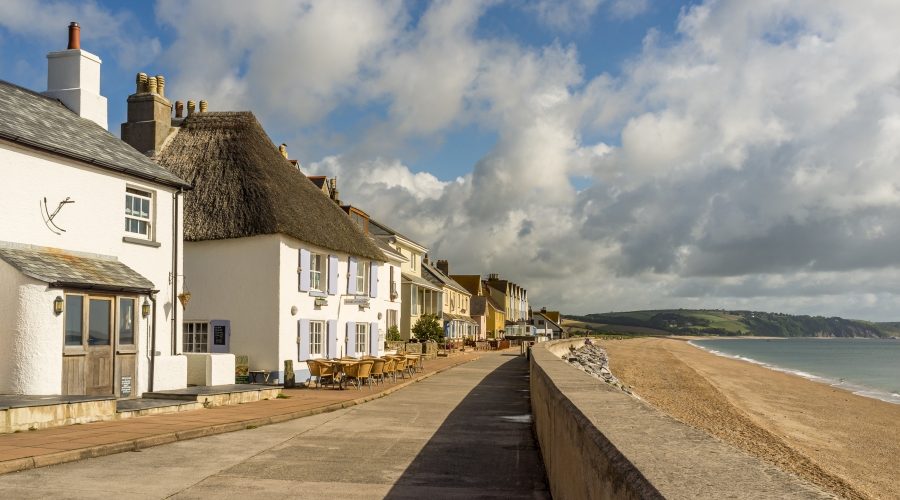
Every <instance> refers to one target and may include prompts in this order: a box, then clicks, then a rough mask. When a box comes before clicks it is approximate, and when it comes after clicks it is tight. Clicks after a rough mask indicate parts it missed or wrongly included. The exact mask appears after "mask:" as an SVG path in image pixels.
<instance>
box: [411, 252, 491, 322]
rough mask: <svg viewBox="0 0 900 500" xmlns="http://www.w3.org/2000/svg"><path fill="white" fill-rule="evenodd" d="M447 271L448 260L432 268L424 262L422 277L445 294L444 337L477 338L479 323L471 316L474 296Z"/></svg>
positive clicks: (443, 310) (443, 309) (441, 261)
mask: <svg viewBox="0 0 900 500" xmlns="http://www.w3.org/2000/svg"><path fill="white" fill-rule="evenodd" d="M447 271H449V263H448V262H447V261H446V260H439V261H438V262H437V266H432V265H431V264H430V263H429V262H428V260H424V261H422V277H423V278H425V279H426V280H428V281H431V282H432V283H434V284H435V285H438V286H440V287H441V291H442V292H443V301H444V302H443V308H442V312H443V314H442V316H443V320H444V335H445V336H446V337H447V338H448V339H464V338H468V339H474V338H477V337H478V335H479V332H478V323H476V322H475V320H473V319H472V317H471V316H470V314H471V301H472V294H471V293H470V292H469V291H468V290H466V289H465V288H464V287H463V286H462V285H460V284H459V283H457V282H456V280H454V279H453V278H451V277H450V276H449V275H448V274H447Z"/></svg>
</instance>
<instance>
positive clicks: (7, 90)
mask: <svg viewBox="0 0 900 500" xmlns="http://www.w3.org/2000/svg"><path fill="white" fill-rule="evenodd" d="M0 116H2V117H3V118H2V119H0V138H3V139H7V140H10V141H12V142H16V143H19V144H23V145H26V146H30V147H33V148H37V149H41V150H44V151H49V152H51V153H55V154H58V155H62V156H65V157H68V158H72V159H75V160H79V161H83V162H85V163H90V164H92V165H96V166H98V167H100V168H103V169H107V170H113V171H116V172H122V173H124V174H128V175H132V176H135V177H139V178H141V179H146V180H150V181H154V182H158V183H160V184H164V185H168V186H175V187H188V188H189V187H190V184H188V183H187V182H185V181H184V180H183V179H181V178H180V177H178V176H177V175H175V174H173V173H171V172H169V171H167V170H166V169H164V168H161V167H160V166H159V165H157V164H156V163H154V162H153V161H152V160H150V158H147V157H146V156H144V155H142V154H141V153H139V152H138V151H137V150H136V149H134V148H133V147H131V146H129V145H128V144H126V143H125V142H123V141H122V140H121V139H119V138H117V137H115V136H113V135H112V134H110V133H109V132H107V131H106V130H105V129H104V128H103V127H101V126H100V125H97V124H96V123H94V122H93V121H91V120H88V119H86V118H82V117H80V116H78V115H77V114H75V113H73V112H72V111H70V110H69V108H67V107H65V106H63V104H62V103H61V102H59V101H58V100H56V99H52V98H50V97H46V96H43V95H40V94H38V93H36V92H32V91H30V90H28V89H25V88H22V87H19V86H18V85H13V84H11V83H9V82H5V81H3V80H0Z"/></svg>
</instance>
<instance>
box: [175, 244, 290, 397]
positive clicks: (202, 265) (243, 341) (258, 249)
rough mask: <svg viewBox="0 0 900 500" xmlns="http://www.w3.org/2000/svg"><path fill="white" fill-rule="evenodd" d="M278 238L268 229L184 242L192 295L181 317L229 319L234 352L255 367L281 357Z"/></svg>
mask: <svg viewBox="0 0 900 500" xmlns="http://www.w3.org/2000/svg"><path fill="white" fill-rule="evenodd" d="M278 241H279V237H278V236H277V235H265V236H254V237H252V238H237V239H230V240H215V241H198V242H188V243H186V244H185V254H184V269H185V280H186V281H187V285H188V288H189V289H190V291H191V295H192V296H191V301H190V303H189V304H188V307H187V309H186V311H185V314H184V315H182V316H181V318H183V319H184V320H185V321H202V322H209V321H211V320H214V319H227V320H230V321H231V345H230V352H231V353H233V354H243V355H247V356H249V357H250V366H251V368H252V369H257V368H266V369H273V367H274V366H277V362H278V340H277V338H278V249H279V243H278ZM294 268H295V269H296V263H295V264H294ZM210 333H211V332H210ZM232 374H233V373H232ZM232 383H233V382H232Z"/></svg>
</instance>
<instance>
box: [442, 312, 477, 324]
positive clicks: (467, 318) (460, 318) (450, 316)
mask: <svg viewBox="0 0 900 500" xmlns="http://www.w3.org/2000/svg"><path fill="white" fill-rule="evenodd" d="M443 319H446V320H457V321H465V322H466V323H472V324H475V325H477V324H478V322H477V321H475V320H474V319H472V318H471V317H470V316H466V315H465V314H453V313H446V312H445V313H443Z"/></svg>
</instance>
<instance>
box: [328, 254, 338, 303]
mask: <svg viewBox="0 0 900 500" xmlns="http://www.w3.org/2000/svg"><path fill="white" fill-rule="evenodd" d="M337 293H338V258H337V256H336V255H329V256H328V295H337Z"/></svg>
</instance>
